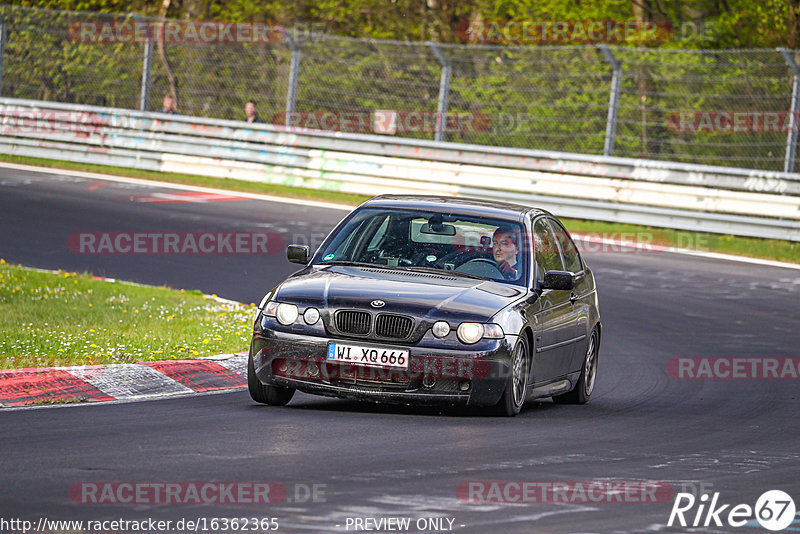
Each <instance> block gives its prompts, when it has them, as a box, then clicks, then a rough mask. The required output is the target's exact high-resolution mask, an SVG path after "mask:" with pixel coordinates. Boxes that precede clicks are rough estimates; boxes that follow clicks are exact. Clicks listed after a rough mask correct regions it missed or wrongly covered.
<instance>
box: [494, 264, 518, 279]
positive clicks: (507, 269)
mask: <svg viewBox="0 0 800 534" xmlns="http://www.w3.org/2000/svg"><path fill="white" fill-rule="evenodd" d="M497 268H498V269H499V270H500V272H501V273H503V276H504V277H505V278H506V279H511V278H516V277H517V271H516V269H514V268H513V267H512V266H511V265H509V264H508V262H507V261H506V260H503V261H501V262H500V263H498V264H497Z"/></svg>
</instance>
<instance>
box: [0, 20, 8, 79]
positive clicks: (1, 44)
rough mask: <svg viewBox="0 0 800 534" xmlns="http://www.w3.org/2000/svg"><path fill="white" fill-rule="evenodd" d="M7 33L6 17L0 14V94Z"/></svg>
mask: <svg viewBox="0 0 800 534" xmlns="http://www.w3.org/2000/svg"><path fill="white" fill-rule="evenodd" d="M7 33H8V24H6V19H5V18H4V17H2V16H0V95H2V94H3V67H4V66H5V60H6V34H7Z"/></svg>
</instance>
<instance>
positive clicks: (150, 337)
mask: <svg viewBox="0 0 800 534" xmlns="http://www.w3.org/2000/svg"><path fill="white" fill-rule="evenodd" d="M252 318H253V308H252V307H251V306H245V305H243V304H242V305H240V304H229V303H220V302H218V301H217V300H215V299H214V298H211V297H206V296H204V295H203V294H202V293H200V292H199V291H184V290H174V289H169V288H167V287H150V286H141V285H136V284H131V283H126V282H107V281H103V280H94V279H93V278H92V276H91V275H89V274H77V273H69V272H61V271H59V272H58V273H50V272H40V271H36V270H32V269H26V268H24V267H20V266H14V265H9V264H7V263H6V262H5V261H4V260H1V259H0V368H3V369H14V368H23V367H52V366H65V365H93V364H108V363H133V362H139V361H151V360H170V359H172V360H177V359H184V358H196V357H198V356H211V355H214V354H222V353H232V352H241V351H244V350H247V346H248V343H249V339H250V328H251V322H252Z"/></svg>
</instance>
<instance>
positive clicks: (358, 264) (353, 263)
mask: <svg viewBox="0 0 800 534" xmlns="http://www.w3.org/2000/svg"><path fill="white" fill-rule="evenodd" d="M316 265H346V266H348V267H369V268H370V269H373V268H375V267H377V268H379V269H400V267H394V266H392V265H381V264H379V263H367V262H365V261H349V260H333V261H325V262H322V263H317V264H316Z"/></svg>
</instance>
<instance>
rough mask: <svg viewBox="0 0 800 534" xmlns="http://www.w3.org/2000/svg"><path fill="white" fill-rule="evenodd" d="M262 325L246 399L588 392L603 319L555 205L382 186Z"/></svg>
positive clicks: (516, 398)
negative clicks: (546, 207)
mask: <svg viewBox="0 0 800 534" xmlns="http://www.w3.org/2000/svg"><path fill="white" fill-rule="evenodd" d="M287 256H288V259H289V261H292V262H295V263H299V264H301V265H303V266H304V267H303V269H301V270H300V271H298V272H296V273H294V274H293V275H291V276H289V277H288V278H287V279H286V280H284V281H283V282H281V283H280V284H279V285H278V286H277V287H275V288H274V289H272V290H271V291H269V292H268V293H267V294H266V296H265V297H264V299H263V300H262V301H261V304H260V305H259V310H258V316H257V319H256V321H255V325H254V332H253V340H252V343H251V346H250V357H249V365H248V385H249V390H250V395H251V396H252V398H253V399H254V400H255V401H257V402H261V403H265V404H272V405H285V404H287V403H288V402H289V401H290V400H291V399H292V396H293V395H294V392H295V390H300V391H304V392H306V393H312V394H318V395H327V396H333V397H341V398H349V399H358V400H367V401H375V402H395V403H405V404H450V405H457V404H461V405H470V406H492V407H493V409H494V410H495V411H496V412H497V413H498V414H502V415H508V416H513V415H516V414H517V413H519V411H520V409H521V408H522V405H523V404H524V403H525V401H526V400H530V399H535V398H542V397H552V398H553V400H554V401H555V402H559V403H573V404H583V403H585V402H586V401H588V400H589V397H590V396H591V394H592V391H593V389H594V385H595V377H596V374H597V362H598V354H599V349H600V339H601V333H602V328H601V325H600V313H599V310H598V302H597V291H596V289H595V281H594V276H593V275H592V271H591V270H590V269H589V267H588V266H587V265H586V263H585V261H584V259H583V258H582V257H581V255H580V253H579V251H578V249H577V248H576V246H575V244H574V243H573V241H572V238H571V237H570V235H569V233H568V232H567V231H566V229H565V228H564V226H563V225H562V224H561V223H560V222H559V221H558V219H556V218H555V217H554V216H553V215H551V214H550V213H548V212H546V211H543V210H539V209H533V208H529V207H524V206H518V205H514V204H506V203H499V202H491V201H482V200H470V199H462V198H440V197H428V196H393V195H392V196H390V195H386V196H380V197H375V198H373V199H371V200H369V201H367V202H365V203H364V204H362V205H361V206H359V207H358V208H356V209H355V210H354V211H352V212H351V213H350V214H349V215H348V216H347V217H345V218H344V219H343V220H342V221H341V222H340V223H339V224H338V225H337V226H336V228H334V230H333V231H332V232H331V234H330V235H329V236H328V237H327V238H326V239H325V241H324V242H323V243H322V245H321V246H320V247H319V249H318V250H317V251H316V253H315V254H314V255H313V256H311V255H310V252H309V249H308V247H305V246H298V245H290V246H289V247H288V250H287Z"/></svg>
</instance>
